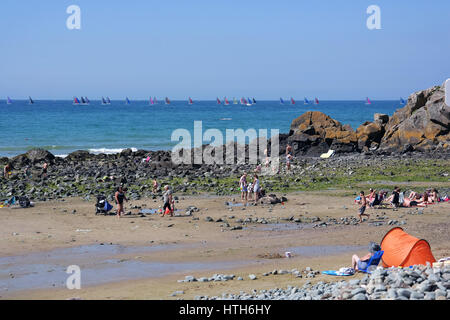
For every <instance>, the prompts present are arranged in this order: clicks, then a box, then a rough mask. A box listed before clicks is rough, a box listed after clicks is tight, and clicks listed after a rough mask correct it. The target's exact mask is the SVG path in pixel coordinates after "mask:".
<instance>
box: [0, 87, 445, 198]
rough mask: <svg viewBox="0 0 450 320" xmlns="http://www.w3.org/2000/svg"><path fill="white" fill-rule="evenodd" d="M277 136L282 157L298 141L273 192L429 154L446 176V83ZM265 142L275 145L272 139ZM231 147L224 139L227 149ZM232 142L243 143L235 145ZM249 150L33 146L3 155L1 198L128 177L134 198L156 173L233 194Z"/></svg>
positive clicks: (78, 189) (106, 186)
mask: <svg viewBox="0 0 450 320" xmlns="http://www.w3.org/2000/svg"><path fill="white" fill-rule="evenodd" d="M279 143H280V148H279V156H280V157H281V159H284V156H285V152H286V151H285V150H286V145H287V144H290V145H291V146H292V153H293V155H294V157H295V158H294V161H293V170H292V171H290V172H286V170H285V168H284V167H285V166H284V165H283V161H282V162H281V165H280V172H279V174H278V175H276V176H275V177H272V178H273V179H271V180H272V181H271V182H270V183H269V184H267V185H266V188H267V191H268V192H273V191H274V190H279V191H281V190H289V188H292V187H293V186H294V185H297V186H299V187H300V188H308V187H309V188H314V187H318V188H320V187H321V186H323V187H329V186H333V182H334V181H333V179H336V178H338V177H344V178H345V177H349V181H350V180H351V179H350V176H352V173H354V172H355V171H357V169H361V168H364V167H368V168H370V169H373V174H372V173H369V174H368V175H369V176H372V175H373V176H375V175H378V176H381V177H384V176H385V177H386V178H385V179H386V180H390V179H391V178H392V177H393V176H394V175H395V174H394V173H393V171H392V169H390V167H393V166H395V165H398V166H403V167H404V168H405V170H411V169H408V168H410V166H411V165H416V166H417V164H418V163H420V161H428V160H430V161H431V162H430V163H428V164H427V163H424V165H425V166H427V165H430V166H435V167H436V172H435V173H431V174H432V175H435V176H436V179H437V180H438V181H448V178H446V177H448V174H449V173H450V172H449V171H450V170H449V169H448V167H449V165H448V162H446V161H448V159H450V108H449V107H447V106H445V104H444V90H443V87H441V86H436V87H433V88H430V89H428V90H424V91H420V92H417V93H414V94H413V95H411V96H410V97H409V99H408V103H407V105H406V106H405V107H404V108H402V109H400V110H397V112H395V113H394V115H393V116H392V117H389V116H387V115H382V114H375V117H374V122H366V123H364V124H362V125H361V126H360V127H359V128H358V129H357V130H356V131H353V130H352V129H351V128H350V127H349V126H347V125H342V124H340V123H339V122H338V121H336V120H333V119H331V118H330V117H328V116H327V115H325V114H323V113H321V112H310V111H309V112H306V113H304V114H303V115H301V116H300V117H299V118H297V119H295V120H293V122H292V124H291V130H290V132H289V134H280V135H279ZM267 146H268V150H269V152H270V140H267ZM206 147H208V146H206V145H204V146H203V149H205V148H206ZM229 147H231V145H229V144H228V145H225V146H224V149H225V151H224V156H225V154H226V149H227V148H229ZM233 147H234V150H235V151H236V150H238V148H236V144H235V145H234V146H233ZM329 149H332V150H334V151H335V155H334V156H333V157H332V158H329V159H326V160H324V159H321V158H319V157H318V156H319V155H320V154H322V153H325V152H327V151H328V150H329ZM244 150H245V161H243V162H242V163H239V162H238V159H239V157H238V156H240V154H239V155H238V154H237V153H238V151H237V152H235V154H234V159H235V162H234V163H235V164H214V165H210V164H179V165H177V164H174V163H173V162H172V158H171V151H146V150H137V151H132V150H131V149H126V150H123V151H122V152H121V153H118V154H97V155H96V154H90V153H89V152H88V151H82V150H79V151H75V152H72V153H70V154H69V155H68V156H67V157H65V158H60V157H55V156H54V155H53V154H52V153H50V152H48V151H46V150H43V149H34V150H30V151H28V152H27V153H25V154H21V155H18V156H16V157H13V158H0V164H1V165H2V166H4V165H5V164H6V163H9V164H10V165H11V166H12V168H13V174H12V176H11V177H10V178H9V179H5V178H4V177H1V178H0V182H1V185H0V199H7V198H8V197H10V196H12V195H21V196H28V197H29V198H30V199H32V200H34V201H45V200H50V199H62V198H65V197H71V196H77V197H84V198H86V199H87V200H89V199H90V198H91V197H92V196H95V195H97V194H100V193H103V194H107V195H109V196H110V197H111V194H112V193H113V190H114V189H115V188H116V187H117V186H118V185H119V184H122V183H123V184H126V185H127V186H128V187H129V190H130V191H129V194H130V196H131V198H132V199H139V198H140V197H153V198H156V197H157V196H159V195H160V193H159V192H158V193H155V194H154V193H152V192H151V189H152V181H153V179H156V180H158V182H159V183H160V185H161V184H162V183H169V184H171V185H172V186H173V188H174V191H175V192H181V193H189V192H191V193H192V194H197V193H200V192H206V193H214V194H217V195H227V194H232V193H236V192H238V189H237V182H236V181H235V180H236V177H238V176H239V175H240V174H242V172H244V171H247V172H253V171H254V169H255V164H250V163H249V159H248V153H249V145H245V147H244ZM193 154H194V152H192V157H193ZM147 157H150V159H151V160H150V161H149V162H145V161H144V159H145V158H147ZM262 160H263V159H262ZM44 162H46V163H48V164H50V166H49V171H48V174H47V175H46V176H43V175H42V165H43V163H44ZM192 162H193V161H192ZM261 162H263V161H261ZM25 168H28V172H25ZM263 169H264V168H263ZM428 169H429V168H428ZM386 171H387V172H386ZM336 172H338V173H336ZM263 175H264V173H263ZM286 177H292V179H291V178H289V179H286ZM374 178H375V177H374ZM436 179H435V180H436ZM439 179H441V180H439ZM442 179H443V180H442ZM425 180H426V177H425ZM342 183H343V182H342Z"/></svg>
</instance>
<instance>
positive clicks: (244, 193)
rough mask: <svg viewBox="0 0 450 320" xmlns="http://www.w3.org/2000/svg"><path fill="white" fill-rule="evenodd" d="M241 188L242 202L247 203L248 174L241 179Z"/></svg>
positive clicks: (245, 173)
mask: <svg viewBox="0 0 450 320" xmlns="http://www.w3.org/2000/svg"><path fill="white" fill-rule="evenodd" d="M239 187H240V188H241V200H242V201H244V199H245V202H247V172H244V174H243V175H242V177H241V178H240V179H239Z"/></svg>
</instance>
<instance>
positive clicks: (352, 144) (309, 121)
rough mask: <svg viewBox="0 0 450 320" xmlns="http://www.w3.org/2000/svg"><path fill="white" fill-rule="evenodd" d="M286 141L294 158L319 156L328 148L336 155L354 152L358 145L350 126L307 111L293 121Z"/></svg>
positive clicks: (324, 115)
mask: <svg viewBox="0 0 450 320" xmlns="http://www.w3.org/2000/svg"><path fill="white" fill-rule="evenodd" d="M287 141H288V143H289V144H291V145H292V149H293V153H294V155H295V156H301V155H308V156H319V155H320V154H321V153H325V152H327V151H328V150H329V149H330V148H331V149H333V150H335V151H336V153H346V152H355V151H357V143H358V139H357V136H356V132H355V131H353V129H352V128H351V127H350V126H347V125H342V124H341V123H340V122H339V121H337V120H334V119H331V118H330V117H329V116H327V115H326V114H324V113H322V112H319V111H308V112H306V113H304V114H303V115H301V116H300V117H298V118H297V119H294V121H292V123H291V129H290V132H289V137H288V140H287Z"/></svg>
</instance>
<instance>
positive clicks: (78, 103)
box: [72, 97, 80, 106]
mask: <svg viewBox="0 0 450 320" xmlns="http://www.w3.org/2000/svg"><path fill="white" fill-rule="evenodd" d="M72 104H73V105H74V106H78V105H80V100H78V98H77V97H74V98H73V102H72Z"/></svg>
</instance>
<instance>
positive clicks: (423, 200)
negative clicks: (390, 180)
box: [356, 187, 449, 208]
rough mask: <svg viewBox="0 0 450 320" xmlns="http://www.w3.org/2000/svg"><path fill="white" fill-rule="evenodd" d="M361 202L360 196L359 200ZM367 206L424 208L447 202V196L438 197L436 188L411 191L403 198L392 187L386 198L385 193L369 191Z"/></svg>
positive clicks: (401, 193)
mask: <svg viewBox="0 0 450 320" xmlns="http://www.w3.org/2000/svg"><path fill="white" fill-rule="evenodd" d="M356 200H359V201H360V200H361V196H360V197H359V199H358V198H357V199H356ZM366 201H367V204H368V206H369V207H370V208H375V207H376V206H379V205H382V204H383V203H387V204H389V205H391V206H392V207H394V208H399V207H405V208H410V207H426V206H428V205H430V204H434V203H438V202H444V201H449V200H448V196H445V197H440V196H439V192H438V190H437V189H436V188H432V189H427V190H425V192H423V193H419V192H415V191H411V192H410V194H409V196H408V197H406V196H405V192H402V190H401V189H400V188H398V187H394V190H393V191H392V194H391V195H390V196H387V192H386V191H383V190H381V191H379V192H377V190H374V189H372V188H371V189H370V190H369V194H368V195H367V196H366Z"/></svg>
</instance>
